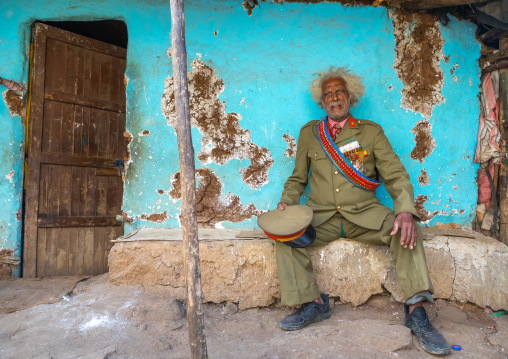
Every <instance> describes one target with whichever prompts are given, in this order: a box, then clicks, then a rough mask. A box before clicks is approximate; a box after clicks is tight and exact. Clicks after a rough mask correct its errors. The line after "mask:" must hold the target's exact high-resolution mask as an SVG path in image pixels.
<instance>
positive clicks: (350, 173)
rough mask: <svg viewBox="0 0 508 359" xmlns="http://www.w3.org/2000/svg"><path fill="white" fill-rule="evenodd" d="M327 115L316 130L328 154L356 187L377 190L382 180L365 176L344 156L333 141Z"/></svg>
mask: <svg viewBox="0 0 508 359" xmlns="http://www.w3.org/2000/svg"><path fill="white" fill-rule="evenodd" d="M326 121H327V117H325V118H322V119H321V120H319V122H318V123H317V125H316V132H317V135H318V140H319V143H320V144H321V147H323V150H324V151H325V153H326V155H327V156H328V158H329V159H330V161H332V163H333V165H334V166H335V167H336V168H337V169H338V170H339V171H340V173H342V175H343V176H344V177H346V178H347V179H348V181H349V182H351V183H352V184H354V185H355V186H356V187H358V188H361V189H364V190H367V191H375V190H376V188H378V187H379V185H380V184H381V181H374V180H372V179H370V178H369V177H367V176H364V175H363V174H362V173H361V172H359V171H358V170H357V169H356V168H354V167H353V166H352V165H351V163H349V161H348V160H347V159H346V157H344V155H343V154H342V152H340V150H339V149H338V148H337V146H336V145H335V143H334V142H333V141H332V138H331V137H330V134H329V133H328V127H327V126H326Z"/></svg>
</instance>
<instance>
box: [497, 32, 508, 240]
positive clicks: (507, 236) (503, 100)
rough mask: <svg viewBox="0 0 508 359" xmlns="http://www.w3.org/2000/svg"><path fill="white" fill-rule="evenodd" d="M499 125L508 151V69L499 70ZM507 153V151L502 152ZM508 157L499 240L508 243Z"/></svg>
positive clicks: (503, 45) (505, 47)
mask: <svg viewBox="0 0 508 359" xmlns="http://www.w3.org/2000/svg"><path fill="white" fill-rule="evenodd" d="M499 50H500V52H505V53H506V52H508V39H501V40H500V41H499ZM499 127H500V129H501V150H502V151H508V147H506V145H507V144H508V141H507V134H508V131H507V130H508V69H507V68H504V69H501V70H499ZM501 154H503V155H504V154H505V152H501ZM507 160H508V158H502V159H501V168H500V170H499V214H500V217H501V220H500V225H499V232H500V233H499V240H500V241H501V242H503V243H504V244H506V245H508V164H507V163H506V162H507Z"/></svg>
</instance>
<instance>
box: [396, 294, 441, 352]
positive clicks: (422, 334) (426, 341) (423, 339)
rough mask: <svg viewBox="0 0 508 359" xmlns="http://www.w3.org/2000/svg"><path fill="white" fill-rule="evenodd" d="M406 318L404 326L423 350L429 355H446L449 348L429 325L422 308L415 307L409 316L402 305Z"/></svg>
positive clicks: (407, 307) (405, 306) (406, 308)
mask: <svg viewBox="0 0 508 359" xmlns="http://www.w3.org/2000/svg"><path fill="white" fill-rule="evenodd" d="M404 313H405V314H406V318H405V320H404V325H405V326H406V327H408V328H409V329H411V331H412V332H413V334H414V335H415V336H416V337H417V338H418V342H420V345H421V346H422V348H423V349H424V350H426V351H427V352H429V353H431V354H448V353H449V352H450V348H449V347H448V343H447V342H446V340H445V338H444V337H443V335H442V334H441V333H439V332H438V331H437V329H436V328H434V327H433V326H432V324H430V321H429V317H428V316H427V312H426V311H425V308H423V307H416V308H415V309H413V313H411V314H409V306H408V305H407V304H404Z"/></svg>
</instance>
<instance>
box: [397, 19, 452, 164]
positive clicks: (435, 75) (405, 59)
mask: <svg viewBox="0 0 508 359" xmlns="http://www.w3.org/2000/svg"><path fill="white" fill-rule="evenodd" d="M391 17H392V19H393V28H394V36H395V61H394V63H393V68H394V69H395V71H396V73H397V76H398V77H399V79H400V80H401V81H402V83H403V84H404V88H403V89H402V92H401V94H402V98H401V106H402V107H403V108H405V109H408V110H410V111H413V112H414V113H421V114H422V115H423V117H424V120H423V121H421V122H418V123H417V124H416V126H415V127H414V128H413V129H412V130H411V132H412V133H414V134H415V135H416V136H415V142H416V146H415V148H414V150H413V151H412V152H411V158H412V159H414V160H418V161H420V162H422V161H423V160H424V158H425V157H427V156H429V155H430V154H431V153H432V151H433V150H434V148H435V147H436V143H435V141H434V139H433V138H432V136H431V134H430V133H431V131H432V125H431V124H430V118H431V116H432V110H433V109H434V107H435V106H436V105H438V104H440V103H442V102H443V101H444V97H443V96H442V95H441V91H442V89H443V86H444V73H443V70H442V69H441V66H440V61H441V60H442V59H444V54H443V45H444V40H443V37H442V35H441V31H440V29H439V21H438V19H437V18H436V17H435V16H433V15H430V14H409V13H406V12H403V11H395V12H393V13H392V14H391Z"/></svg>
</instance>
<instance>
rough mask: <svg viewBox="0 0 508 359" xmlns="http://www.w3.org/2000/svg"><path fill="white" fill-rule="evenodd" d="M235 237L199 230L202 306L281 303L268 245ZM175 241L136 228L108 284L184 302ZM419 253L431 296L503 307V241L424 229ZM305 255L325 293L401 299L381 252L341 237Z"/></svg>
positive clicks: (507, 266) (119, 248)
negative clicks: (423, 256) (138, 287)
mask: <svg viewBox="0 0 508 359" xmlns="http://www.w3.org/2000/svg"><path fill="white" fill-rule="evenodd" d="M239 232H240V230H219V229H203V230H201V229H200V245H199V251H200V263H201V281H202V288H203V297H204V301H205V302H214V303H222V302H235V303H238V304H239V307H240V309H246V308H251V307H263V306H268V305H270V304H273V303H275V302H276V301H277V299H278V298H280V291H279V279H278V276H277V267H276V264H275V246H274V242H273V241H272V240H270V239H251V240H248V239H237V238H235V236H236V235H237V234H238V233H239ZM127 237H128V236H127ZM181 238H182V237H181V230H178V229H142V230H140V231H139V232H138V233H137V234H136V235H134V236H132V237H130V238H125V239H121V240H119V241H116V243H115V244H114V246H113V248H112V249H111V252H110V254H109V272H110V281H111V283H113V284H117V285H122V284H141V285H143V286H144V287H145V288H147V289H148V288H152V289H153V290H162V291H165V292H167V294H168V295H169V296H172V297H175V298H177V299H181V300H183V299H185V291H186V289H185V274H184V268H183V257H182V241H181ZM424 247H425V253H426V255H427V263H428V266H429V269H430V275H431V278H432V281H433V283H434V287H435V293H434V298H436V299H437V298H442V299H446V300H452V301H459V302H470V303H473V304H476V305H477V306H479V307H482V308H485V307H490V308H491V309H493V310H501V309H508V247H507V246H505V245H504V244H503V243H501V242H498V241H497V240H495V239H492V238H489V237H485V236H482V235H481V234H477V233H471V232H466V231H461V230H436V229H432V228H427V229H424ZM310 252H311V255H312V261H313V265H314V270H315V273H316V277H317V281H318V283H319V286H320V288H321V290H322V291H323V292H324V293H329V294H330V296H332V297H340V300H341V301H342V302H344V303H351V304H352V305H355V306H356V305H360V304H362V303H365V302H366V301H367V300H368V299H369V297H370V296H372V295H375V294H379V293H382V292H383V291H384V290H387V291H388V292H390V293H391V294H392V295H393V297H394V298H395V299H396V300H397V301H402V293H401V290H400V288H399V285H398V282H397V278H396V274H395V269H394V267H393V262H392V260H391V257H390V253H389V250H388V248H387V247H374V246H368V245H364V244H361V243H358V242H355V241H352V240H345V239H340V240H337V241H334V242H332V243H330V244H328V245H327V246H324V247H318V248H312V249H310Z"/></svg>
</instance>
